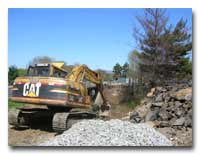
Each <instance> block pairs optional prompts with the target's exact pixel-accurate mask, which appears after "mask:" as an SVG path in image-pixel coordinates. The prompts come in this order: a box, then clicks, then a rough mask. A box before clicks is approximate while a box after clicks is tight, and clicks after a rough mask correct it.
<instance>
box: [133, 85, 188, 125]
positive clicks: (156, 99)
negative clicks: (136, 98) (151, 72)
mask: <svg viewBox="0 0 200 154" xmlns="http://www.w3.org/2000/svg"><path fill="white" fill-rule="evenodd" d="M130 120H131V121H132V122H134V123H139V122H146V121H154V124H155V125H156V126H157V127H173V128H181V127H192V87H191V86H188V85H185V84H184V85H183V84H181V85H176V86H166V87H155V88H152V89H151V91H150V92H149V93H148V94H147V97H146V98H145V99H144V100H143V101H142V102H141V105H140V106H138V107H137V108H136V110H135V111H134V112H133V113H131V115H130Z"/></svg>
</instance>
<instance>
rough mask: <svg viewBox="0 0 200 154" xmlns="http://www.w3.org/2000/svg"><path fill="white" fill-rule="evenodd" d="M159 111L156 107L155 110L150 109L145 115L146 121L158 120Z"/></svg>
mask: <svg viewBox="0 0 200 154" xmlns="http://www.w3.org/2000/svg"><path fill="white" fill-rule="evenodd" d="M158 112H159V110H158V109H155V110H153V111H151V110H150V111H149V112H148V113H147V115H146V116H145V121H153V120H156V119H157V118H158Z"/></svg>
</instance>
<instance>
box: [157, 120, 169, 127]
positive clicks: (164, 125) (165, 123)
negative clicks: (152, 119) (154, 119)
mask: <svg viewBox="0 0 200 154" xmlns="http://www.w3.org/2000/svg"><path fill="white" fill-rule="evenodd" d="M159 126H160V127H169V126H170V124H169V121H160V125H159Z"/></svg>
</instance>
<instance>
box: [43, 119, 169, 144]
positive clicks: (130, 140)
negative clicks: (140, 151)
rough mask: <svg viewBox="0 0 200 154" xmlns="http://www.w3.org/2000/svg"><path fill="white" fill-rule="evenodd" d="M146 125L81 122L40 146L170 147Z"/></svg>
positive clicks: (125, 122) (117, 122)
mask: <svg viewBox="0 0 200 154" xmlns="http://www.w3.org/2000/svg"><path fill="white" fill-rule="evenodd" d="M171 145H172V143H171V142H170V141H169V140H168V139H167V138H166V137H165V136H164V135H162V134H160V133H159V132H157V131H156V130H155V129H153V128H151V127H149V126H148V125H146V124H133V123H130V122H128V121H121V120H110V121H103V120H83V121H81V122H79V123H77V124H75V125H73V126H72V128H70V129H69V130H67V131H65V132H64V133H63V134H61V135H59V136H56V137H55V138H54V139H53V140H50V141H48V142H45V143H43V144H41V145H40V146H171Z"/></svg>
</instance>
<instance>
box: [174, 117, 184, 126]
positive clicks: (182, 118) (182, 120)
mask: <svg viewBox="0 0 200 154" xmlns="http://www.w3.org/2000/svg"><path fill="white" fill-rule="evenodd" d="M184 123H185V117H181V118H179V119H176V121H175V122H174V123H173V124H172V125H173V126H183V125H184Z"/></svg>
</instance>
